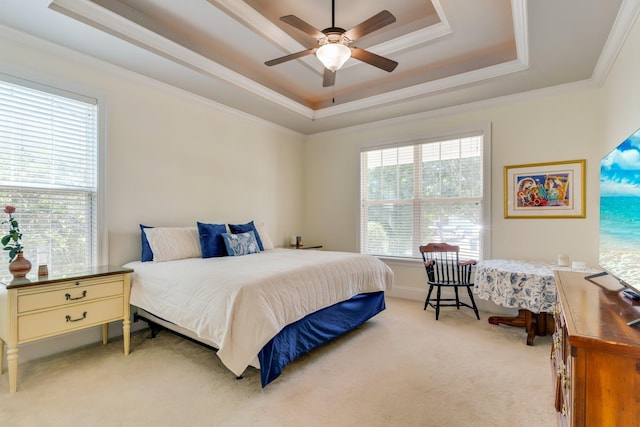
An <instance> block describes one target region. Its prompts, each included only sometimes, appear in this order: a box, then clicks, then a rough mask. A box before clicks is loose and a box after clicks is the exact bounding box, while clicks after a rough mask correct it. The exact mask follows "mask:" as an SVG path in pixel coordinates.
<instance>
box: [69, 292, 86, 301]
mask: <svg viewBox="0 0 640 427" xmlns="http://www.w3.org/2000/svg"><path fill="white" fill-rule="evenodd" d="M64 296H65V298H66V299H67V301H75V300H77V299H82V298H85V297H86V296H87V291H86V290H84V291H82V295H81V296H79V297H75V298H72V297H71V294H64Z"/></svg>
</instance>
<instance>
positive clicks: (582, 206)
mask: <svg viewBox="0 0 640 427" xmlns="http://www.w3.org/2000/svg"><path fill="white" fill-rule="evenodd" d="M585 167H586V160H584V159H582V160H569V161H561V162H548V163H531V164H526V165H514V166H505V167H504V217H505V218H585V217H586V192H585V187H586V177H585ZM541 180H544V182H543V183H541V182H540V181H541Z"/></svg>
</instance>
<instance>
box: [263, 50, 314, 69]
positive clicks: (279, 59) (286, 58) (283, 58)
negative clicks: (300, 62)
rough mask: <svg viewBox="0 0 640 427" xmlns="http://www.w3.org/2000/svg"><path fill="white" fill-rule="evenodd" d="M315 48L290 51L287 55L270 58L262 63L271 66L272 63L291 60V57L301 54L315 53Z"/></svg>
mask: <svg viewBox="0 0 640 427" xmlns="http://www.w3.org/2000/svg"><path fill="white" fill-rule="evenodd" d="M316 50H317V49H315V48H313V49H307V50H303V51H301V52H296V53H291V54H289V55H285V56H281V57H280V58H276V59H272V60H270V61H267V62H265V63H264V65H266V66H268V67H271V66H272V65H278V64H282V63H283V62H287V61H291V60H292V59H298V58H302V57H303V56H307V55H311V54H312V53H315V51H316Z"/></svg>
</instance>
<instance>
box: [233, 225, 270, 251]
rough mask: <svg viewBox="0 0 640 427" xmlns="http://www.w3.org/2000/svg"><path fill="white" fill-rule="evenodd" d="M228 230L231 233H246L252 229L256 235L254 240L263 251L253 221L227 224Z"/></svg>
mask: <svg viewBox="0 0 640 427" xmlns="http://www.w3.org/2000/svg"><path fill="white" fill-rule="evenodd" d="M229 230H231V232H232V233H233V234H239V233H246V232H248V231H253V232H254V235H255V237H256V242H258V247H259V248H260V250H261V251H264V246H262V240H260V234H259V233H258V230H256V226H255V225H254V224H253V221H251V222H248V223H246V224H229Z"/></svg>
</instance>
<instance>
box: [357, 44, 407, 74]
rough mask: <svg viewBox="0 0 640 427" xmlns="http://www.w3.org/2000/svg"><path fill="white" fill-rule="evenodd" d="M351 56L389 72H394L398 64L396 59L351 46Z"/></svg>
mask: <svg viewBox="0 0 640 427" xmlns="http://www.w3.org/2000/svg"><path fill="white" fill-rule="evenodd" d="M351 57H352V58H355V59H358V60H360V61H362V62H366V63H367V64H369V65H373V66H374V67H378V68H380V69H382V70H385V71H388V72H392V71H393V70H395V69H396V67H397V66H398V63H397V62H396V61H392V60H391V59H388V58H385V57H384V56H380V55H376V54H375V53H372V52H369V51H368V50H364V49H359V48H357V47H352V48H351Z"/></svg>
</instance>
